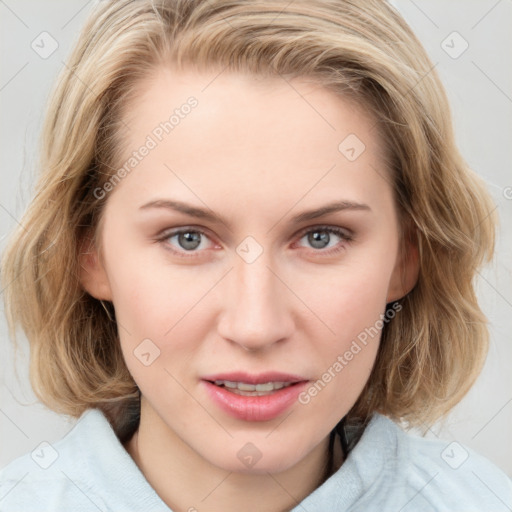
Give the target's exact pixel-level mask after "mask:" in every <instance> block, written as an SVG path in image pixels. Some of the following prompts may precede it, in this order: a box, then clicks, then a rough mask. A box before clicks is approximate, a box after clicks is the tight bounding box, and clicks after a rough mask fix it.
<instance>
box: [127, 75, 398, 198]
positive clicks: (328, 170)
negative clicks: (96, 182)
mask: <svg viewBox="0 0 512 512" xmlns="http://www.w3.org/2000/svg"><path fill="white" fill-rule="evenodd" d="M123 121H124V124H125V126H127V130H126V133H125V134H124V140H125V144H124V149H125V151H124V157H123V160H122V162H119V164H120V166H121V165H124V164H126V163H127V162H128V161H129V160H130V158H132V163H133V164H134V165H133V166H132V168H131V169H129V171H130V172H129V174H130V176H129V177H128V179H126V180H123V181H126V182H127V183H126V185H125V183H122V186H123V187H125V186H127V185H128V182H130V183H131V185H130V187H131V188H132V189H133V191H134V192H135V191H136V192H137V194H138V196H141V197H142V196H143V195H144V194H145V197H144V199H147V196H148V195H150V194H151V193H157V192H159V191H162V190H168V191H170V190H173V189H176V187H178V188H180V192H182V193H184V194H186V195H187V196H188V197H189V198H193V196H194V195H195V196H196V199H197V198H198V197H212V194H222V195H223V196H224V197H226V195H229V196H230V201H231V203H235V202H237V201H238V202H239V206H240V207H243V206H244V204H246V205H247V204H248V201H250V199H251V198H254V201H259V204H260V205H261V204H262V200H264V201H265V200H268V201H271V198H272V196H277V199H279V198H281V199H284V198H285V197H289V198H290V199H289V200H293V199H294V200H298V199H299V197H300V196H302V195H305V194H308V195H310V196H312V197H314V196H315V195H316V196H317V197H318V198H319V199H327V197H326V196H327V195H328V194H329V193H330V194H331V196H332V194H333V192H332V191H333V190H334V191H335V190H336V189H339V190H340V193H341V192H342V191H343V192H344V194H345V193H346V194H347V195H351V197H350V199H352V200H354V201H361V202H364V200H363V198H362V197H358V196H361V195H364V193H365V189H368V190H370V189H371V188H375V187H383V186H384V187H385V186H388V185H389V184H388V180H386V179H383V175H385V174H386V171H385V169H384V165H383V161H384V159H383V157H382V155H383V151H382V144H381V140H380V136H379V133H378V131H377V130H376V129H374V127H375V120H374V119H373V117H372V116H371V115H370V114H368V113H367V112H366V111H365V109H364V108H363V107H362V106H360V105H357V104H356V103H354V102H353V101H350V100H348V99H347V98H345V97H342V96H340V95H338V94H336V93H334V92H333V91H332V90H329V89H327V88H324V87H322V86H321V85H319V84H318V82H317V81H313V80H311V79H308V78H306V77H304V78H295V79H288V78H285V77H280V76H278V77H271V78H268V77H258V76H254V75H246V74H241V73H233V72H228V71H210V72H201V71H197V70H187V71H183V70H181V71H179V72H177V71H174V70H173V69H172V68H167V67H161V68H157V69H156V70H155V72H154V73H153V74H152V75H151V76H148V77H147V79H145V80H143V81H141V82H140V83H139V84H138V85H137V89H136V94H135V95H134V96H133V98H132V99H131V101H130V102H129V103H127V105H126V108H125V112H124V118H123ZM143 146H148V147H150V149H149V150H145V151H144V153H145V156H144V157H143V158H138V159H137V161H136V162H135V161H134V160H133V158H134V157H133V154H134V153H137V152H139V151H138V150H139V149H141V148H142V147H143ZM127 167H130V166H127ZM119 188H120V187H119ZM159 189H160V190H159ZM139 202H140V201H139ZM263 204H264V203H263Z"/></svg>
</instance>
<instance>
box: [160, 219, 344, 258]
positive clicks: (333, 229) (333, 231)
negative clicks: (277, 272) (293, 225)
mask: <svg viewBox="0 0 512 512" xmlns="http://www.w3.org/2000/svg"><path fill="white" fill-rule="evenodd" d="M316 231H323V232H326V233H329V234H335V235H337V236H339V237H340V238H341V239H342V241H341V242H340V244H338V245H337V246H336V247H334V248H331V249H326V250H323V249H318V250H316V249H312V251H313V252H316V253H319V254H321V255H324V256H332V255H335V254H337V253H339V252H340V251H342V250H344V249H346V244H349V243H350V242H352V240H353V238H352V235H351V234H349V232H347V230H345V229H342V228H338V227H335V226H313V227H310V228H306V229H305V230H303V231H301V232H300V233H299V235H298V238H299V240H300V239H302V238H303V237H304V236H305V235H307V234H309V233H314V232H316ZM189 232H192V233H199V234H200V235H201V236H204V237H206V238H209V237H208V235H207V234H206V233H205V232H204V231H202V230H201V229H197V228H194V227H185V228H180V229H176V230H172V231H167V232H165V233H164V234H163V235H162V236H161V237H159V238H157V240H156V241H157V242H160V243H163V244H165V247H166V249H167V250H169V251H171V252H172V253H173V254H175V255H177V256H179V257H182V258H194V257H197V256H198V255H199V253H200V252H201V251H188V253H187V251H179V250H176V249H174V248H173V247H172V246H171V245H170V244H168V243H166V242H167V241H168V240H169V238H172V237H174V236H176V235H179V234H181V233H189Z"/></svg>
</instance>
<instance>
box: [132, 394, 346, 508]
mask: <svg viewBox="0 0 512 512" xmlns="http://www.w3.org/2000/svg"><path fill="white" fill-rule="evenodd" d="M144 402H145V401H144V400H143V401H142V404H144ZM125 448H126V450H127V451H128V453H129V454H130V455H131V457H132V458H133V460H134V461H135V463H136V464H137V466H138V467H139V469H140V470H141V472H142V473H143V474H144V476H145V478H146V480H147V481H148V482H149V484H150V485H151V486H152V487H153V488H154V489H155V491H156V493H157V494H158V495H159V496H160V498H161V499H162V501H164V502H165V503H166V504H167V505H168V506H169V507H170V508H171V509H172V510H174V511H175V512H189V511H190V512H192V511H196V510H197V511H199V510H200V511H201V512H213V511H218V510H223V511H225V512H231V511H239V510H244V511H246V512H256V511H261V510H265V511H268V512H285V511H289V510H291V509H292V508H293V507H295V506H296V505H297V504H298V503H300V502H301V501H302V500H303V499H304V498H305V497H306V496H308V495H309V494H311V493H312V492H313V491H314V490H315V489H316V488H317V487H319V486H320V485H321V484H322V483H323V482H324V481H325V480H326V479H327V478H328V477H329V476H331V475H332V474H333V473H334V472H335V471H337V470H338V469H339V467H340V466H341V464H342V463H343V453H342V450H341V447H340V443H339V439H337V442H335V443H334V449H333V451H332V453H331V454H330V453H329V436H327V437H326V438H325V439H324V441H323V442H322V443H320V444H319V445H318V446H316V447H315V448H314V449H313V450H312V451H311V452H310V453H309V454H307V455H306V456H305V457H304V458H303V459H302V460H300V461H299V462H298V463H297V464H296V465H295V466H293V467H291V468H289V469H287V470H285V471H282V472H280V473H269V472H266V473H265V474H252V473H236V472H232V471H227V470H224V469H222V468H220V467H217V466H215V465H213V464H211V463H209V462H208V461H207V460H205V459H204V458H203V457H201V455H200V454H198V453H197V452H196V451H194V450H193V449H192V447H190V446H189V445H188V444H186V443H185V442H184V441H183V440H182V439H180V438H179V437H178V436H177V435H176V434H175V433H174V432H172V431H171V429H169V427H168V426H167V425H166V424H165V423H164V422H163V421H162V420H161V418H160V417H159V416H158V414H156V413H155V412H154V411H153V410H152V409H150V408H149V407H144V406H142V407H141V419H140V424H139V428H138V430H137V431H136V432H135V434H134V436H133V437H132V438H131V439H130V440H129V441H128V442H127V443H126V445H125Z"/></svg>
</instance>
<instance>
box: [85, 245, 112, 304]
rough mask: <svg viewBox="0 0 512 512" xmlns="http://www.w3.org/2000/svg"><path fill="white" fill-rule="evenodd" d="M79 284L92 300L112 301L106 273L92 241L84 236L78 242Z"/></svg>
mask: <svg viewBox="0 0 512 512" xmlns="http://www.w3.org/2000/svg"><path fill="white" fill-rule="evenodd" d="M79 263H80V276H79V280H80V284H81V285H82V286H83V287H84V288H85V290H86V291H87V292H88V293H89V294H90V295H92V296H93V297H94V298H96V299H99V300H110V301H111V300H112V292H111V289H110V283H109V280H108V276H107V272H106V271H105V267H104V265H103V262H102V260H101V257H100V253H99V251H98V249H97V248H96V245H95V243H94V240H93V239H92V238H91V237H90V236H89V235H86V236H84V238H83V239H82V240H81V242H80V254H79Z"/></svg>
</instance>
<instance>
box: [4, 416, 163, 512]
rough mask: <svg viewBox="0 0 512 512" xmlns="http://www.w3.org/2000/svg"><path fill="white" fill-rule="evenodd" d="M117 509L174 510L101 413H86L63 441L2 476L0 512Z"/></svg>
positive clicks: (34, 453)
mask: <svg viewBox="0 0 512 512" xmlns="http://www.w3.org/2000/svg"><path fill="white" fill-rule="evenodd" d="M114 509H115V510H116V512H128V511H132V510H138V511H140V512H156V511H158V512H162V511H163V510H169V508H168V507H167V506H166V505H165V504H164V503H163V501H161V499H160V497H159V496H158V495H157V494H156V492H155V490H154V489H153V488H152V487H151V486H150V484H149V483H148V481H147V480H146V479H145V478H144V475H143V474H142V473H141V472H140V470H139V468H138V467H137V465H136V464H135V462H134V461H133V459H132V458H131V457H130V455H129V454H128V452H127V451H126V450H125V449H124V447H123V445H122V444H121V442H120V441H119V439H118V438H117V436H116V434H115V432H114V430H113V429H112V427H111V426H110V423H109V422H108V420H107V418H106V417H105V416H104V415H103V413H102V412H101V411H100V410H98V409H90V410H88V411H86V412H85V413H84V414H83V415H82V416H81V417H80V418H79V420H78V421H77V423H76V424H75V426H74V427H73V428H72V430H71V431H70V432H69V433H68V434H67V435H66V436H64V437H63V438H62V439H61V440H59V441H57V442H56V443H54V444H53V445H51V444H49V443H42V444H40V445H39V446H38V447H36V449H34V450H33V451H32V452H31V453H27V454H25V455H22V456H21V457H18V458H17V459H15V460H13V461H12V462H11V463H10V464H8V465H7V466H6V467H5V468H4V469H3V470H1V471H0V512H14V511H16V512H17V511H19V510H23V511H24V512H32V511H34V512H36V511H37V512H45V511H55V510H73V511H74V512H86V511H87V512H97V511H98V510H101V511H107V510H114Z"/></svg>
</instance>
